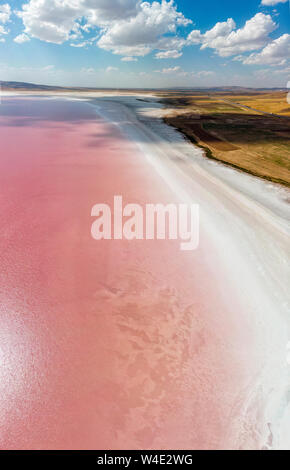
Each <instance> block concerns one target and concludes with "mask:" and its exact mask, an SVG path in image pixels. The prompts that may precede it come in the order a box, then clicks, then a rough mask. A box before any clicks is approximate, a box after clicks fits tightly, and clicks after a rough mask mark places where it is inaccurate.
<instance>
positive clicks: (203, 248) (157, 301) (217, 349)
mask: <svg viewBox="0 0 290 470" xmlns="http://www.w3.org/2000/svg"><path fill="white" fill-rule="evenodd" d="M0 150H1V157H0V202H1V213H0V233H1V238H0V264H1V274H0V281H1V282H0V286H1V287H0V299H1V307H0V377H1V380H0V397H1V399H0V430H1V432H0V446H1V448H4V449H15V448H17V449H154V448H155V449H156V448H158V449H194V448H196V449H222V448H229V447H238V446H239V445H240V443H239V442H237V440H236V439H238V436H239V435H240V433H241V429H240V427H241V426H243V425H241V424H240V413H239V412H240V410H241V408H242V405H243V402H244V391H245V390H246V388H247V384H248V373H249V369H251V365H250V360H249V356H250V353H251V344H252V342H253V335H254V331H252V330H251V329H248V330H247V328H248V324H247V320H245V323H244V321H243V320H241V321H239V323H237V321H236V320H237V318H243V315H242V313H243V312H242V309H241V307H240V305H239V303H238V301H237V300H236V299H235V297H234V296H231V294H230V293H229V292H226V293H225V292H222V290H221V288H220V284H221V278H220V277H221V271H220V268H219V263H218V261H219V258H217V257H216V254H215V253H214V252H212V251H211V250H212V248H211V245H210V244H209V243H208V240H207V238H206V237H203V238H202V240H201V244H200V247H199V249H198V250H197V251H196V252H193V253H190V254H189V253H187V252H181V251H180V249H179V242H178V241H130V242H129V241H109V240H107V241H99V242H97V241H95V240H93V239H92V237H91V225H92V218H91V209H92V207H93V206H94V204H96V203H108V204H110V205H112V202H113V196H114V195H122V196H123V199H124V204H126V203H130V202H134V203H139V204H141V205H144V204H145V203H164V204H165V203H166V204H167V203H172V202H173V203H174V202H179V200H178V199H177V197H176V194H174V193H173V191H172V190H171V189H170V187H168V186H167V185H166V184H165V182H164V181H163V180H162V179H161V178H160V176H159V175H158V173H157V172H155V171H154V169H153V168H152V166H151V165H150V164H149V162H148V161H147V160H146V159H145V158H144V156H143V155H142V152H141V150H140V148H139V147H137V146H136V145H135V144H134V143H133V142H130V141H129V140H128V139H126V137H125V136H124V135H122V134H121V132H120V129H119V128H118V126H114V125H112V124H110V123H108V122H107V121H104V120H103V119H102V118H101V117H99V116H97V114H96V111H95V109H94V107H93V106H91V105H88V104H87V103H83V102H78V101H69V100H54V99H35V98H20V97H17V98H4V100H3V102H2V105H1V107H0ZM217 279H219V280H218V281H217ZM245 338H247V350H246V348H245V347H244V345H245ZM242 431H244V429H242ZM249 434H251V437H250V439H248V441H249V442H250V445H251V446H252V447H254V446H255V444H256V440H257V435H256V430H255V429H251V430H250V431H249Z"/></svg>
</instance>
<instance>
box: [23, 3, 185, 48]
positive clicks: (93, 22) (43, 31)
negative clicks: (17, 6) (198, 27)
mask: <svg viewBox="0 0 290 470" xmlns="http://www.w3.org/2000/svg"><path fill="white" fill-rule="evenodd" d="M17 14H18V16H19V17H20V18H22V21H23V24H24V27H25V30H24V33H25V34H26V35H28V36H31V37H35V38H38V39H40V40H42V41H46V42H52V43H56V44H62V43H64V42H65V41H68V40H73V41H74V44H73V45H74V46H75V45H76V44H77V43H78V42H80V43H83V42H84V38H83V35H84V34H85V33H87V32H88V31H91V30H94V29H96V30H97V31H98V34H99V35H98V38H99V39H98V43H97V44H98V46H99V47H100V48H102V49H105V50H107V51H111V52H113V53H114V54H119V55H124V56H125V57H134V56H135V57H137V56H144V55H146V54H148V53H149V52H151V51H152V50H154V49H157V50H158V49H159V50H167V49H171V50H177V49H180V48H181V47H183V45H184V44H185V41H184V40H181V38H178V36H177V29H178V28H179V27H182V26H187V25H188V24H190V23H191V20H189V19H187V18H185V17H184V15H183V14H182V13H180V12H179V11H178V10H177V6H176V5H175V3H174V1H173V0H159V1H153V2H152V3H149V2H146V1H145V2H144V1H141V0H29V1H28V3H25V4H23V5H22V9H21V10H20V11H18V12H17ZM165 36H166V39H167V41H168V44H167V42H166V41H163V42H162V40H163V39H164V37H165ZM174 39H176V45H175V46H174V47H173V46H172V40H174Z"/></svg>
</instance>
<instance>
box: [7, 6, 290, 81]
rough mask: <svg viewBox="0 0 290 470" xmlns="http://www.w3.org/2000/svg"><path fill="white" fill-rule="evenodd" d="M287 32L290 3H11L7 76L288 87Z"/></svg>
mask: <svg viewBox="0 0 290 470" xmlns="http://www.w3.org/2000/svg"><path fill="white" fill-rule="evenodd" d="M289 33H290V15H289V1H288V0H246V1H245V0H222V1H217V0H176V1H172V0H171V1H170V0H157V1H153V0H152V1H148V2H143V1H140V0H24V1H21V0H10V1H9V0H4V1H0V80H17V81H29V82H34V83H46V84H52V85H68V86H71V85H79V86H95V87H150V88H151V87H169V86H223V85H241V86H257V87H264V86H269V87H271V86H279V87H285V86H286V84H287V81H288V80H289V75H290V64H289V62H290V61H289V57H290V34H289Z"/></svg>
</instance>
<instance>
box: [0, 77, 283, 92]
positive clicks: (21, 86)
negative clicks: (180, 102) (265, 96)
mask: <svg viewBox="0 0 290 470" xmlns="http://www.w3.org/2000/svg"><path fill="white" fill-rule="evenodd" d="M0 86H1V87H2V89H4V90H23V91H29V90H35V91H37V90H39V91H54V90H62V91H65V90H77V91H81V90H83V91H85V90H91V91H92V90H96V91H97V90H112V88H101V87H100V88H97V87H96V88H93V87H61V86H50V85H39V84H35V83H26V82H10V81H1V80H0ZM140 89H141V90H147V91H178V92H185V93H190V92H191V93H192V92H209V93H235V94H237V93H257V92H263V91H264V92H265V91H266V92H267V91H268V92H269V91H273V92H275V91H285V92H287V91H289V89H287V88H248V87H240V86H221V87H174V88H158V89H155V88H135V90H140ZM120 90H122V91H132V90H134V88H122V89H120Z"/></svg>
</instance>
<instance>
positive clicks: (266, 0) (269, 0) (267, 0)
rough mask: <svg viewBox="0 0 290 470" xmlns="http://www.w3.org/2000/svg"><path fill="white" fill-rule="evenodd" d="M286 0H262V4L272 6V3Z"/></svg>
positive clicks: (286, 0)
mask: <svg viewBox="0 0 290 470" xmlns="http://www.w3.org/2000/svg"><path fill="white" fill-rule="evenodd" d="M288 1H289V0H262V5H265V6H267V7H272V6H274V5H277V4H278V3H286V2H288Z"/></svg>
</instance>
